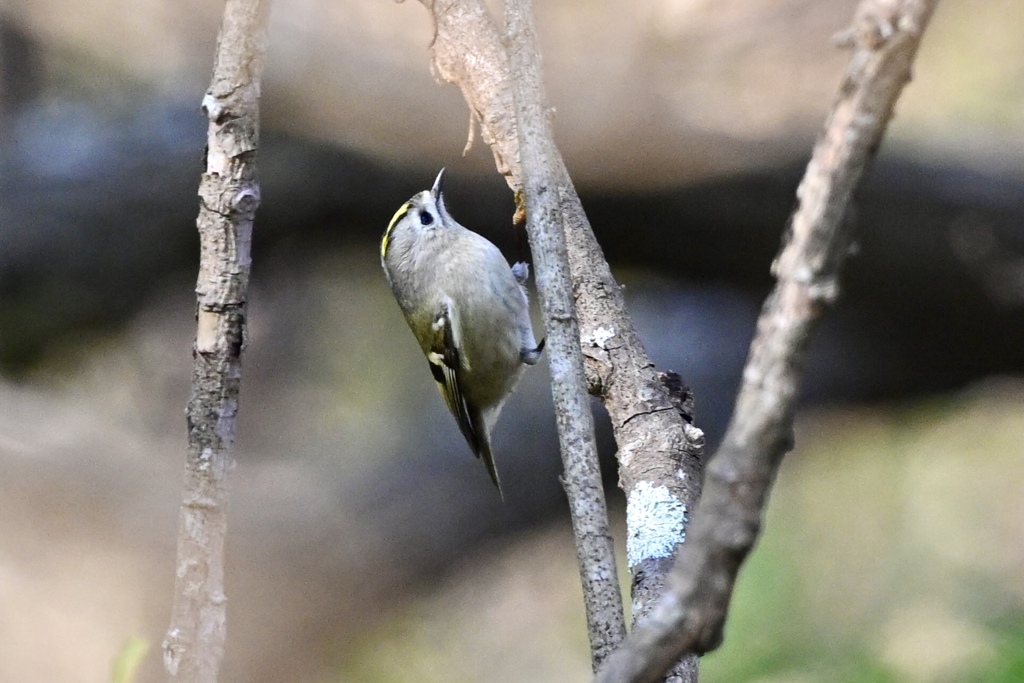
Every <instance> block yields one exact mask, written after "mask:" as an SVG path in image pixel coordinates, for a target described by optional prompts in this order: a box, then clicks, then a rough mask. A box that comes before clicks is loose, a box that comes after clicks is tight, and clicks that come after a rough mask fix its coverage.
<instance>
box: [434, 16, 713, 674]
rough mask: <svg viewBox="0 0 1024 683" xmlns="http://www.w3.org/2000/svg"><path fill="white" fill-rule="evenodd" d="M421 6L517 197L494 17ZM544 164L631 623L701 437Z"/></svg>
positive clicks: (679, 524) (658, 583)
mask: <svg viewBox="0 0 1024 683" xmlns="http://www.w3.org/2000/svg"><path fill="white" fill-rule="evenodd" d="M421 1H422V2H423V4H424V5H425V6H426V7H427V9H428V10H429V11H430V12H431V15H432V16H433V18H434V23H435V29H436V33H435V39H434V43H433V48H432V49H433V55H434V66H435V67H436V71H437V73H438V75H439V76H441V78H443V79H445V80H446V81H448V82H450V83H454V84H456V85H458V86H459V88H460V89H461V90H462V94H463V97H465V99H466V103H467V104H468V105H469V108H470V110H471V111H473V112H475V114H476V116H477V118H478V120H479V121H480V131H481V137H482V138H483V140H484V141H485V142H486V143H487V144H488V145H490V147H491V151H492V152H493V154H494V159H495V165H496V166H497V168H498V171H499V172H500V173H502V174H503V175H504V176H505V179H506V181H507V182H508V184H509V186H510V187H511V188H512V190H513V191H514V192H516V193H517V194H518V192H519V191H520V190H521V189H522V186H523V181H522V170H521V166H520V149H519V136H518V134H517V132H516V121H515V117H514V116H513V115H512V114H513V112H514V111H515V103H514V98H513V93H512V79H511V77H510V70H509V64H508V59H507V56H506V54H505V51H504V50H503V49H501V42H500V34H499V32H498V29H497V27H496V26H495V24H494V20H493V18H492V17H491V15H490V13H489V12H488V11H487V8H486V7H485V6H484V5H483V3H482V2H481V1H480V0H421ZM550 161H551V163H552V164H553V165H554V169H553V172H552V175H551V177H552V178H554V180H555V182H556V184H557V186H558V188H559V194H560V196H561V203H562V221H563V224H564V226H565V232H566V246H567V250H568V257H569V268H570V272H571V275H572V283H573V292H574V294H575V297H576V315H577V319H578V322H579V331H580V343H581V346H582V349H583V356H584V361H585V369H586V373H587V386H588V390H589V391H590V393H592V394H594V395H596V396H598V397H599V398H600V399H601V400H602V402H603V403H604V406H605V409H606V410H607V411H608V415H609V417H610V418H611V423H612V429H613V430H614V433H615V440H616V443H617V444H618V448H619V450H618V454H617V457H618V460H619V475H620V483H621V485H622V488H623V489H624V491H625V493H626V501H627V520H626V521H627V533H628V535H629V537H628V538H627V554H628V561H629V568H630V572H631V573H632V577H633V585H632V588H633V608H634V609H633V613H634V618H638V617H641V616H642V615H644V614H646V612H647V609H648V607H649V605H650V604H652V601H653V599H654V598H655V597H657V596H658V595H660V594H661V592H662V590H663V589H664V580H665V576H666V574H667V571H668V568H669V567H670V566H671V560H672V557H673V556H674V554H675V551H676V548H677V547H678V546H679V544H680V543H682V541H683V539H684V536H685V530H686V521H687V518H688V513H689V511H690V510H692V509H693V507H694V505H695V504H696V501H697V498H698V497H699V495H700V480H701V456H702V454H703V446H704V435H703V433H702V432H701V431H700V430H699V429H697V428H696V427H694V426H693V425H691V424H690V423H689V422H688V419H689V418H690V417H692V416H691V415H687V414H684V413H685V410H684V409H683V408H682V406H683V404H684V403H685V400H684V394H685V393H686V392H685V390H684V388H682V387H681V384H680V382H679V381H678V377H676V376H674V375H671V374H664V373H659V372H657V371H656V370H655V368H654V364H653V363H652V362H651V360H650V358H649V357H648V356H647V353H646V351H645V350H644V347H643V344H642V343H641V341H640V337H639V335H638V334H637V332H636V328H635V327H634V326H633V322H632V320H631V319H630V317H629V314H628V313H627V311H626V306H625V301H624V299H623V295H622V289H621V288H620V287H619V285H618V283H617V282H616V281H615V278H614V277H612V273H611V268H610V267H609V266H608V263H607V261H606V260H605V258H604V254H603V253H602V251H601V247H600V246H599V245H598V243H597V240H596V239H595V237H594V233H593V230H592V229H591V227H590V222H589V221H588V220H587V217H586V214H585V213H584V211H583V207H582V205H581V204H580V200H579V197H578V195H577V193H576V190H575V188H574V187H573V184H572V181H571V179H570V178H569V174H568V172H567V170H566V167H565V163H564V161H563V160H562V157H561V155H560V154H559V153H558V151H557V149H555V150H554V155H553V157H552V159H551V160H550ZM535 257H536V254H535ZM695 670H696V666H695V662H694V661H691V662H690V663H688V664H687V663H684V665H683V666H682V668H681V669H680V671H679V673H680V675H682V676H685V678H684V680H685V681H693V680H695Z"/></svg>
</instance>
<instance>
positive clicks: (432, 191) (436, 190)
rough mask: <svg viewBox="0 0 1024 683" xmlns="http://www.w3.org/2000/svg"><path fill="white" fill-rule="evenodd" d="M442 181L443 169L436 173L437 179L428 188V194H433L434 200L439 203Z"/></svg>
mask: <svg viewBox="0 0 1024 683" xmlns="http://www.w3.org/2000/svg"><path fill="white" fill-rule="evenodd" d="M443 182H444V169H443V168H442V169H441V171H440V172H439V173H438V174H437V180H435V181H434V186H433V187H432V188H430V194H432V195H434V201H435V202H437V203H441V185H442V183H443Z"/></svg>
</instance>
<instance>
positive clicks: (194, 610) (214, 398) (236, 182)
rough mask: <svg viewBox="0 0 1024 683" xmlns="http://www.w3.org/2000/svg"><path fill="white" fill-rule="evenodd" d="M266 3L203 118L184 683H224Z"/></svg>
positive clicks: (182, 572)
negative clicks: (230, 512) (227, 572)
mask: <svg viewBox="0 0 1024 683" xmlns="http://www.w3.org/2000/svg"><path fill="white" fill-rule="evenodd" d="M263 5H264V3H263V2H262V0H227V2H226V3H225V7H224V19H223V23H222V25H221V30H220V36H219V38H218V43H217V54H216V58H215V62H214V69H213V79H212V81H211V83H210V89H209V90H208V91H207V93H206V96H205V97H204V98H203V104H202V109H203V112H204V113H205V114H206V116H207V118H208V119H209V121H210V124H209V129H208V133H207V152H206V171H205V172H204V173H203V176H202V179H201V181H200V185H199V199H200V202H199V216H198V218H197V220H196V225H197V228H198V230H199V238H200V262H199V277H198V280H197V282H196V300H197V309H196V323H197V325H196V340H195V345H194V347H193V350H192V355H193V358H194V365H193V372H192V396H191V398H190V399H189V403H188V409H187V424H188V455H187V458H186V462H185V480H184V493H183V497H182V504H181V514H180V518H179V530H178V560H177V570H176V572H175V586H174V588H175V594H174V606H173V609H172V614H171V624H170V627H169V628H168V631H167V636H166V638H165V639H164V643H163V652H164V666H165V668H166V669H167V673H168V674H169V676H170V680H172V681H188V682H189V683H214V682H215V681H216V680H217V674H218V671H219V669H220V663H221V660H222V659H223V655H224V640H225V633H226V628H225V610H226V597H225V593H224V542H225V538H226V534H227V504H228V481H227V478H228V472H229V471H230V470H231V468H232V466H233V460H232V454H231V451H232V447H233V445H234V440H235V418H236V416H237V414H238V396H239V388H240V383H241V377H242V369H241V353H242V346H243V343H244V341H245V302H246V292H247V289H248V285H249V268H250V256H249V247H250V243H251V241H252V223H253V218H254V216H255V213H256V207H257V206H258V205H259V202H260V190H259V185H258V184H257V182H256V150H257V145H258V142H259V111H258V105H259V95H260V75H261V72H262V54H263V48H264V43H265V38H264V36H263V24H262V16H263V13H264V9H265V8H264V7H263Z"/></svg>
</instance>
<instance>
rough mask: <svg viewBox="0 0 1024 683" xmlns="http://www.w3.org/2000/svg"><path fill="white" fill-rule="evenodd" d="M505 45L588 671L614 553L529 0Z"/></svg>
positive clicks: (610, 618)
mask: <svg viewBox="0 0 1024 683" xmlns="http://www.w3.org/2000/svg"><path fill="white" fill-rule="evenodd" d="M505 22H506V31H507V50H508V59H509V66H510V70H511V77H512V90H513V99H514V102H515V115H516V120H517V122H518V127H517V129H518V132H519V140H520V146H519V152H520V155H521V158H520V161H521V166H522V182H523V187H524V195H525V204H526V229H527V232H528V234H529V238H530V247H531V252H532V254H533V262H534V266H535V270H536V278H537V289H538V292H539V294H540V300H541V306H542V308H543V311H544V324H545V329H546V331H547V346H548V354H549V356H548V358H549V360H550V366H551V393H552V397H553V398H554V404H555V415H556V419H557V422H558V435H559V442H560V445H561V453H562V462H563V463H564V468H565V475H564V477H563V480H562V481H563V485H564V486H565V491H566V494H567V495H568V498H569V509H570V511H571V513H572V526H573V532H574V535H575V538H576V554H577V557H578V559H579V567H580V580H581V581H582V584H583V601H584V607H585V609H586V615H587V627H588V631H589V634H590V650H591V660H592V662H593V665H594V669H595V671H596V670H597V668H598V666H599V665H600V664H601V662H602V661H604V659H605V658H606V657H607V656H608V654H609V653H610V652H611V651H612V650H614V649H615V648H616V647H618V645H619V643H620V642H621V641H622V639H623V638H625V636H626V624H625V619H624V617H623V611H622V595H621V593H620V592H619V581H618V572H617V570H616V567H615V552H614V548H613V543H612V536H611V530H610V528H609V524H608V510H607V507H606V505H605V498H604V489H603V487H602V483H601V471H600V467H599V465H598V460H597V442H596V439H595V438H594V418H593V415H592V414H591V412H590V402H589V399H588V396H587V385H586V375H585V374H584V370H583V354H582V352H581V350H580V344H579V338H580V333H579V327H578V324H577V322H576V315H575V312H574V310H573V308H574V307H573V296H572V280H571V277H570V273H569V260H568V255H567V252H566V245H565V232H564V229H563V227H562V210H561V191H562V189H563V187H562V183H561V182H560V181H562V179H563V177H564V176H563V175H562V174H561V173H560V170H561V169H560V164H559V157H558V151H557V150H556V149H555V143H554V137H553V135H552V132H551V125H550V122H549V121H548V117H547V112H546V110H545V106H544V100H545V96H544V84H543V76H542V73H541V65H540V49H539V45H538V42H537V36H536V29H535V27H534V18H533V7H532V3H531V1H530V0H506V2H505Z"/></svg>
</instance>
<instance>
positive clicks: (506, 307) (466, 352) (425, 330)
mask: <svg viewBox="0 0 1024 683" xmlns="http://www.w3.org/2000/svg"><path fill="white" fill-rule="evenodd" d="M443 180H444V169H441V172H440V173H438V174H437V180H435V181H434V186H433V187H432V188H431V189H430V190H427V191H424V192H420V193H419V194H417V195H416V196H414V197H413V198H412V199H410V200H409V201H408V202H406V203H405V204H403V205H402V206H401V208H399V209H398V211H397V212H395V215H394V217H393V218H392V219H391V222H390V223H389V224H388V228H387V230H386V231H385V232H384V237H383V238H382V239H381V243H380V261H381V265H382V266H383V267H384V274H385V275H386V276H387V279H388V283H389V284H390V285H391V291H392V292H394V295H395V299H397V300H398V305H399V307H401V309H402V313H404V314H405V320H406V322H408V323H409V327H410V328H411V329H412V333H413V335H414V336H415V337H416V341H418V342H419V344H420V348H421V349H422V350H423V353H424V355H426V357H427V361H428V363H429V365H430V372H431V374H432V375H433V377H434V380H435V381H436V382H437V386H438V389H439V390H440V391H441V395H442V396H443V397H444V400H445V403H446V404H447V405H448V410H450V411H451V413H452V415H454V416H455V420H456V421H457V422H458V424H459V429H460V430H462V435H463V436H465V437H466V441H467V442H468V443H469V447H470V448H471V449H472V450H473V453H474V455H476V456H477V457H478V458H480V459H482V460H483V461H484V464H485V465H486V466H487V472H488V473H489V474H490V476H491V480H492V481H493V482H494V485H495V486H496V487H497V488H498V492H499V493H500V492H501V484H500V481H499V479H498V471H497V469H496V468H495V465H494V455H493V453H492V452H491V437H490V433H491V428H492V427H493V426H494V423H495V421H496V420H497V419H498V414H499V413H500V412H501V407H502V404H503V403H504V402H505V399H506V398H507V397H508V395H509V394H510V393H511V392H512V389H513V388H514V387H515V385H516V382H517V381H518V380H519V376H520V374H521V373H522V370H523V366H524V365H534V364H536V363H537V361H538V360H539V359H540V355H541V352H542V351H543V348H544V342H543V340H542V341H541V342H540V343H539V344H538V343H537V341H536V339H535V338H534V335H533V327H532V325H531V323H530V308H529V301H528V299H527V296H526V288H525V286H524V285H525V283H526V281H527V279H528V278H529V266H528V265H527V264H526V263H522V262H520V263H517V264H515V265H514V266H512V267H509V265H508V262H507V261H506V260H505V257H504V256H502V254H501V252H500V251H499V250H498V248H497V247H496V246H494V245H493V244H492V243H491V242H490V241H488V240H487V239H486V238H484V237H482V236H480V235H478V234H477V233H475V232H472V231H470V230H467V229H466V228H464V227H462V226H461V225H459V223H457V222H456V221H455V219H454V218H452V217H451V215H450V214H449V213H448V209H447V208H446V207H445V203H444V195H443V193H442V189H441V185H442V181H443Z"/></svg>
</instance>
